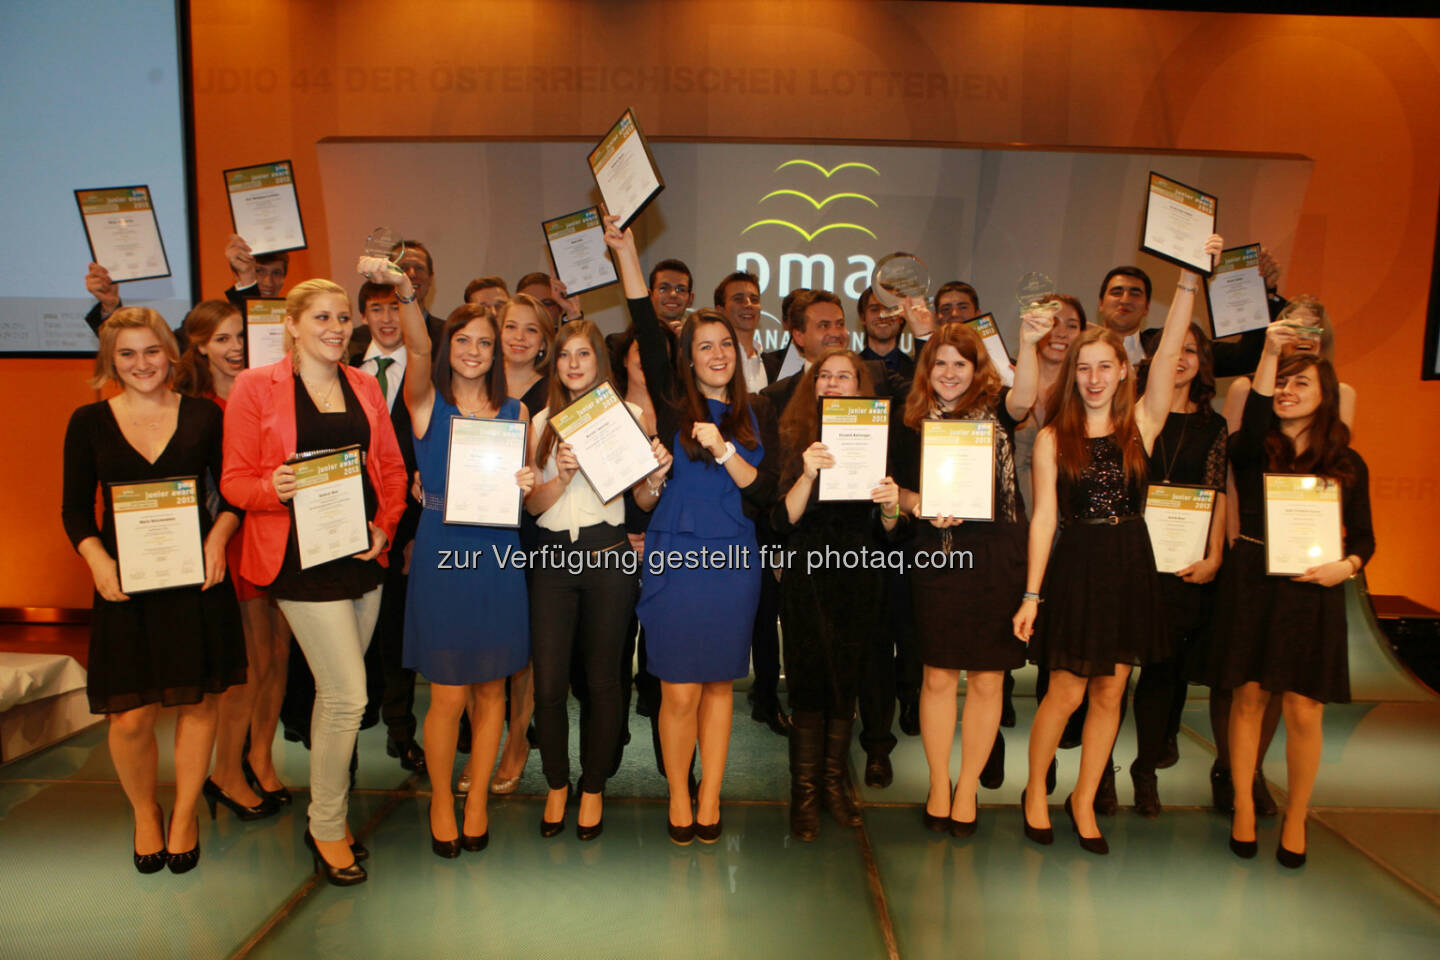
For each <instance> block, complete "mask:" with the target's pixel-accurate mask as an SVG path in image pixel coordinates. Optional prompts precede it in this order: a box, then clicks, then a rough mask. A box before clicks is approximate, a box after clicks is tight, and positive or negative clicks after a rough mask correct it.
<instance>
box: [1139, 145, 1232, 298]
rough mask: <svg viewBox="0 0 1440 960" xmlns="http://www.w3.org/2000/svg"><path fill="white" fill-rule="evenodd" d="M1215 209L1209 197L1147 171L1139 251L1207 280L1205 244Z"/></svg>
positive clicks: (1207, 257)
mask: <svg viewBox="0 0 1440 960" xmlns="http://www.w3.org/2000/svg"><path fill="white" fill-rule="evenodd" d="M1218 205H1219V202H1218V201H1217V200H1216V199H1215V198H1214V197H1212V196H1211V195H1210V194H1208V193H1205V192H1203V191H1200V190H1196V189H1195V188H1194V187H1187V186H1186V185H1185V184H1183V183H1181V182H1180V181H1179V180H1171V179H1170V178H1169V177H1162V176H1161V175H1160V174H1158V173H1156V172H1155V171H1153V170H1152V171H1150V184H1149V188H1148V190H1147V193H1146V197H1145V227H1144V230H1143V232H1142V233H1141V235H1140V236H1141V240H1140V249H1141V250H1144V251H1145V252H1146V253H1152V254H1154V255H1155V256H1157V257H1159V258H1160V259H1161V260H1169V261H1170V262H1171V263H1173V264H1175V265H1176V266H1180V267H1184V268H1185V269H1187V270H1194V271H1195V272H1196V273H1199V274H1203V275H1205V276H1209V275H1210V270H1211V266H1210V257H1209V255H1208V254H1206V253H1205V241H1206V240H1208V239H1210V234H1212V233H1214V232H1215V208H1216V207H1217V206H1218Z"/></svg>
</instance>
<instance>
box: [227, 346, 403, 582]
mask: <svg viewBox="0 0 1440 960" xmlns="http://www.w3.org/2000/svg"><path fill="white" fill-rule="evenodd" d="M340 372H341V373H342V374H344V375H345V377H346V378H348V379H349V381H350V388H351V389H352V390H354V391H355V396H356V397H358V398H359V400H360V406H361V407H363V408H364V410H365V419H366V420H368V421H369V422H370V449H369V451H368V452H367V454H366V457H365V471H366V472H367V473H368V474H369V475H370V485H371V486H372V487H374V488H375V495H376V498H377V499H378V500H379V509H378V510H377V511H376V513H375V517H374V522H375V525H376V526H378V527H379V528H380V529H381V530H383V531H384V532H385V537H386V538H387V539H388V540H392V541H393V540H394V539H395V524H396V522H398V521H399V519H400V514H401V513H403V512H404V511H405V488H406V485H407V483H408V476H407V474H406V471H405V461H404V459H403V458H402V457H401V456H400V445H399V444H398V443H397V442H396V441H395V427H394V426H393V425H392V424H391V422H390V411H389V410H388V409H387V408H386V406H385V397H384V396H382V395H381V393H380V384H378V383H376V382H375V378H374V377H372V376H370V374H368V373H364V372H363V371H361V370H359V369H357V368H355V367H349V366H345V365H343V364H342V365H341V366H340ZM294 454H295V368H294V367H293V366H291V361H290V356H289V355H288V354H287V355H286V357H285V359H283V360H280V361H278V362H276V363H272V364H270V365H268V366H264V367H256V368H255V369H253V370H246V371H245V372H244V373H242V374H240V376H239V377H237V378H236V380H235V386H234V387H233V388H232V389H231V390H230V398H229V402H227V403H226V404H225V466H224V469H223V471H222V473H221V476H220V490H221V491H222V493H223V494H224V496H225V499H227V500H229V501H230V502H231V503H233V504H235V505H236V506H238V507H240V508H242V509H243V510H244V511H245V546H244V551H243V552H242V553H241V555H240V574H241V575H242V576H243V577H245V579H246V580H249V581H250V582H251V583H257V584H261V585H264V584H268V583H271V582H273V581H274V579H275V577H276V576H277V575H278V574H279V573H280V566H281V564H282V563H284V561H285V546H286V544H287V543H289V540H290V510H289V508H288V507H287V506H286V505H285V504H283V503H281V502H280V498H279V497H278V496H277V495H276V494H275V484H274V481H273V480H272V478H271V475H272V474H273V473H274V472H275V468H276V467H278V466H280V464H282V463H284V462H285V461H286V460H287V459H289V458H290V457H291V456H293V455H294ZM377 559H378V560H379V561H380V562H381V563H382V564H384V563H387V562H388V551H385V550H382V551H380V556H379V557H378V558H377Z"/></svg>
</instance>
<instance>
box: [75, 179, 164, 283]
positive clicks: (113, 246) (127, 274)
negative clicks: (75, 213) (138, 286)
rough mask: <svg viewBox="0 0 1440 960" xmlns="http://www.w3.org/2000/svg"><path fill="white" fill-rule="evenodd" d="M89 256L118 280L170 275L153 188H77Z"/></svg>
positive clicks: (113, 278) (76, 197)
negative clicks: (153, 204)
mask: <svg viewBox="0 0 1440 960" xmlns="http://www.w3.org/2000/svg"><path fill="white" fill-rule="evenodd" d="M75 202H76V203H78V204H79V205H80V218H81V219H82V220H83V221H84V223H85V238H86V240H88V241H89V242H90V256H91V258H92V259H93V260H94V261H95V262H96V263H98V264H100V266H102V267H104V268H105V269H106V270H108V271H110V279H111V280H114V281H115V282H116V283H121V282H123V281H125V280H151V279H154V278H156V277H168V276H170V261H169V260H168V259H166V257H165V244H164V243H163V242H162V241H161V240H160V224H159V223H158V222H156V220H155V208H154V207H153V206H152V205H151V203H150V188H149V187H145V186H139V187H104V188H101V189H98V190H76V191H75Z"/></svg>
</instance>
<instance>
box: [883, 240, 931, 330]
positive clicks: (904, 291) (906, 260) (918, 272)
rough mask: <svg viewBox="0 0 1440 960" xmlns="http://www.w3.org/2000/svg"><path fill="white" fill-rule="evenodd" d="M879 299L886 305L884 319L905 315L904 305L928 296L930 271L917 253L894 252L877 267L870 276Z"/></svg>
mask: <svg viewBox="0 0 1440 960" xmlns="http://www.w3.org/2000/svg"><path fill="white" fill-rule="evenodd" d="M870 288H871V290H873V291H874V293H875V299H876V300H879V301H880V302H881V303H882V304H884V306H885V308H886V309H885V310H882V311H881V315H882V316H886V317H895V316H899V315H900V314H901V313H903V312H904V311H903V309H902V308H901V304H902V303H903V302H904V301H905V299H907V298H909V297H921V298H923V297H925V296H926V295H927V294H929V292H930V271H929V269H927V268H926V266H925V262H924V261H923V260H921V259H920V258H919V257H917V256H915V254H913V253H892V254H890V255H889V256H888V257H882V258H881V260H880V262H879V263H877V264H875V272H874V273H873V274H871V276H870Z"/></svg>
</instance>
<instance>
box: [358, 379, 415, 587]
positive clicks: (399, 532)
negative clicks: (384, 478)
mask: <svg viewBox="0 0 1440 960" xmlns="http://www.w3.org/2000/svg"><path fill="white" fill-rule="evenodd" d="M364 359H365V356H364V353H363V352H362V353H361V355H360V356H359V357H357V358H353V359H352V360H351V361H350V366H352V367H359V366H360V365H361V364H362V363H363V362H364ZM390 423H391V424H393V425H394V427H395V440H396V441H397V442H398V443H399V444H400V457H401V458H402V459H403V460H404V461H405V477H406V481H405V512H404V513H403V514H401V516H400V522H399V523H397V524H396V525H395V540H394V542H392V543H391V544H390V562H391V563H392V564H399V563H403V562H404V556H403V551H404V550H405V545H406V544H407V543H409V542H410V541H411V540H413V539H415V530H416V528H417V527H419V525H420V504H419V503H418V502H416V500H415V498H414V497H412V496H411V495H410V482H411V481H412V480H413V479H414V478H415V471H416V470H418V469H419V466H418V465H417V463H416V460H415V430H414V428H413V427H412V426H411V425H410V408H409V407H407V406H405V388H404V386H403V385H402V386H401V388H400V392H399V393H397V394H396V395H395V406H394V407H392V408H391V409H390ZM394 569H396V570H398V569H400V568H399V567H398V566H397V567H395V568H394Z"/></svg>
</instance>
